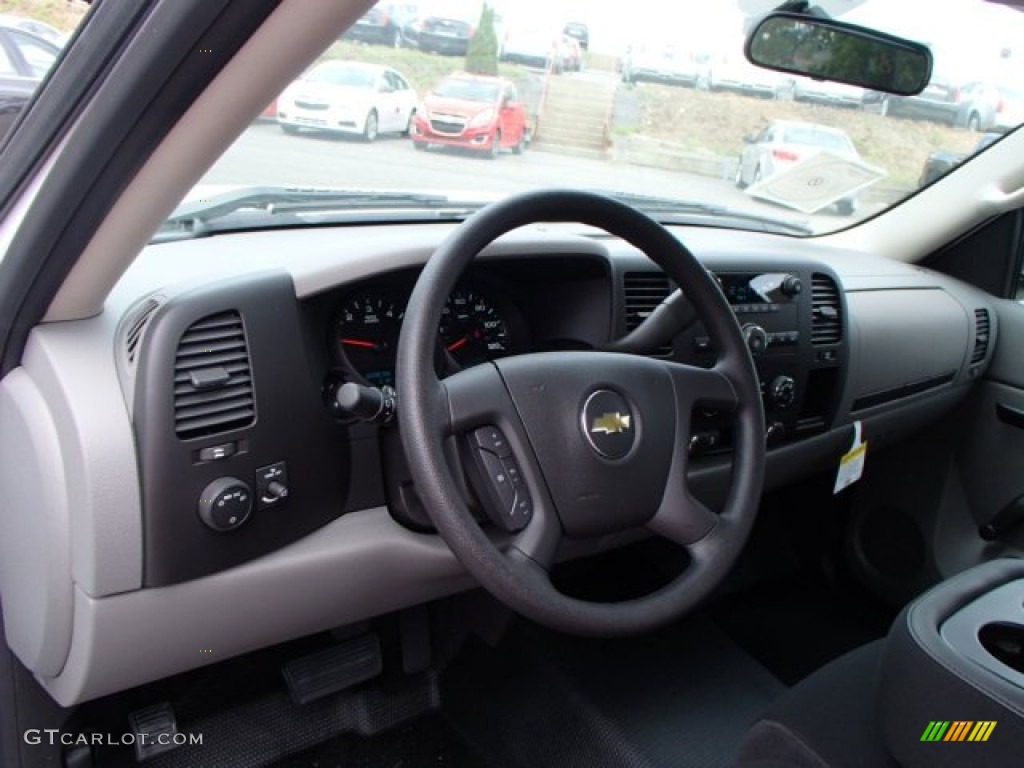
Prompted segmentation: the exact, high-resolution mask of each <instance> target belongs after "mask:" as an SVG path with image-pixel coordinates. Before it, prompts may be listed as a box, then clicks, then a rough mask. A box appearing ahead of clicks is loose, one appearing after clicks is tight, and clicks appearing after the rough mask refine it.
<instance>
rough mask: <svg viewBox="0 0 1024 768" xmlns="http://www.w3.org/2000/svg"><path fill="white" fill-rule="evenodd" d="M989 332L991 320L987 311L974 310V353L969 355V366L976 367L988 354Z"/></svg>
mask: <svg viewBox="0 0 1024 768" xmlns="http://www.w3.org/2000/svg"><path fill="white" fill-rule="evenodd" d="M990 331H991V320H990V319H989V316H988V310H987V309H976V310H974V353H973V354H972V355H971V365H977V364H978V363H980V362H981V361H982V360H984V359H985V355H987V354H988V340H989V332H990Z"/></svg>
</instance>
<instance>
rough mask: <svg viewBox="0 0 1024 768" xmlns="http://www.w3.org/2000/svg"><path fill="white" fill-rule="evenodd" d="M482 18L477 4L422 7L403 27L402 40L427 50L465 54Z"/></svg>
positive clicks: (408, 44)
mask: <svg viewBox="0 0 1024 768" xmlns="http://www.w3.org/2000/svg"><path fill="white" fill-rule="evenodd" d="M479 20H480V9H479V7H477V6H476V5H475V4H469V5H466V4H463V3H454V2H446V3H441V4H437V5H432V6H430V7H429V8H426V9H424V8H421V9H420V13H419V15H418V16H416V17H415V18H413V19H410V20H408V21H407V22H406V24H405V25H404V26H403V27H402V42H403V44H404V45H407V46H409V47H411V48H416V49H418V50H421V51H424V52H426V53H440V54H443V55H446V56H465V55H466V51H467V50H469V41H470V40H471V39H472V38H473V35H474V34H476V25H477V23H478V22H479Z"/></svg>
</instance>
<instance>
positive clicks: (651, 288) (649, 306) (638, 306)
mask: <svg viewBox="0 0 1024 768" xmlns="http://www.w3.org/2000/svg"><path fill="white" fill-rule="evenodd" d="M623 288H624V291H625V297H626V332H627V333H629V332H630V331H632V330H634V329H635V328H636V327H637V326H639V325H640V324H641V323H642V322H643V321H644V320H646V319H647V318H648V317H650V314H651V312H653V311H654V310H655V308H656V307H657V306H658V305H659V304H661V302H663V301H664V300H665V299H667V298H668V295H669V294H670V293H671V292H672V286H671V284H670V283H669V280H668V275H665V274H664V273H662V272H627V273H626V274H625V275H624V276H623ZM671 354H672V347H667V346H666V347H660V348H659V349H657V350H655V351H654V353H653V356H654V357H668V356H670V355H671Z"/></svg>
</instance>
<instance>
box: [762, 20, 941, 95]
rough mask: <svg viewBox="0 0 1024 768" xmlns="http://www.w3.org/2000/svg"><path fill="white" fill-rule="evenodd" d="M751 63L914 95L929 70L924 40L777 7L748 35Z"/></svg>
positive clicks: (821, 78)
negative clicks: (918, 41)
mask: <svg viewBox="0 0 1024 768" xmlns="http://www.w3.org/2000/svg"><path fill="white" fill-rule="evenodd" d="M746 55H747V59H749V60H750V61H751V62H752V63H753V64H756V65H758V66H759V67H765V68H766V69H774V70H777V71H779V72H788V73H790V74H794V75H805V76H807V77H811V78H814V79H816V80H832V81H835V82H837V83H846V84H848V85H856V86H860V87H862V88H868V89H870V90H873V91H883V92H885V93H895V94H899V95H901V96H913V95H915V94H918V93H920V92H921V91H923V90H924V88H925V86H927V85H928V81H929V80H930V79H931V75H932V54H931V51H930V50H929V49H928V47H927V46H926V45H923V44H921V43H915V42H913V41H911V40H905V39H903V38H899V37H893V36H892V35H886V34H883V33H881V32H876V31H875V30H872V29H867V28H866V27H858V26H855V25H853V24H847V23H845V22H841V21H836V20H835V19H831V18H826V17H821V16H814V15H805V14H799V13H790V12H784V11H779V12H775V13H771V14H769V15H768V16H766V17H765V18H763V19H762V20H761V21H760V22H758V24H757V25H756V26H755V27H754V30H753V31H752V32H751V34H750V37H749V38H748V39H747V44H746Z"/></svg>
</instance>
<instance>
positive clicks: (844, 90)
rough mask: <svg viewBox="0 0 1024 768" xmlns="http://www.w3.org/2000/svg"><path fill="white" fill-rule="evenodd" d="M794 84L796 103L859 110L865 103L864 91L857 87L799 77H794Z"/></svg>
mask: <svg viewBox="0 0 1024 768" xmlns="http://www.w3.org/2000/svg"><path fill="white" fill-rule="evenodd" d="M792 82H793V98H794V99H795V100H796V101H806V102H809V103H812V104H827V105H831V106H837V107H857V108H860V106H861V105H862V104H863V102H864V89H863V88H859V87H857V86H856V85H846V84H845V83H834V82H832V81H830V80H814V79H811V78H809V77H799V76H795V77H793V79H792Z"/></svg>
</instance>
